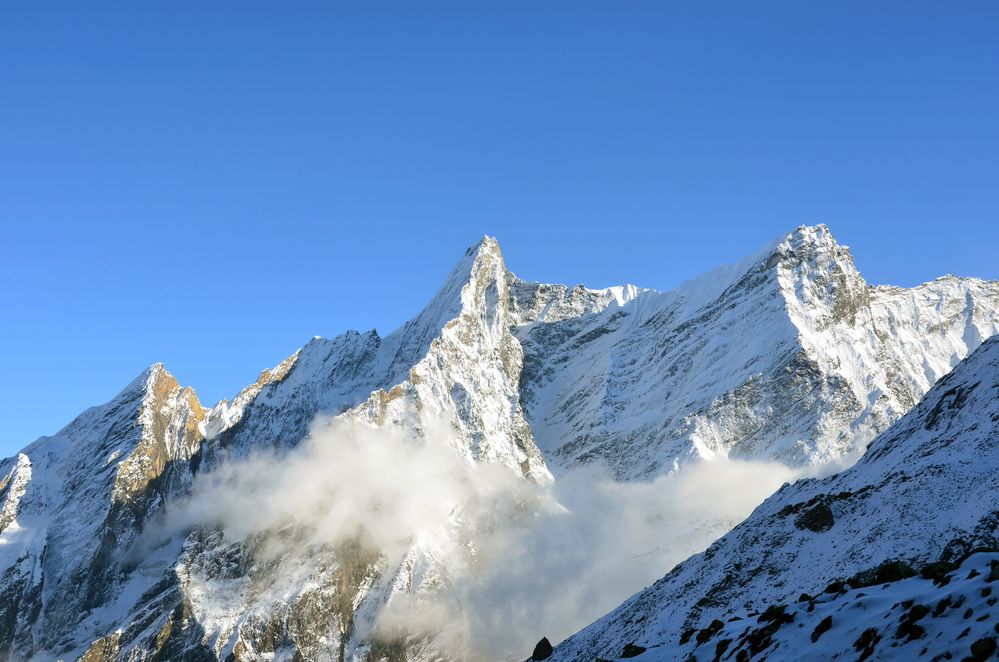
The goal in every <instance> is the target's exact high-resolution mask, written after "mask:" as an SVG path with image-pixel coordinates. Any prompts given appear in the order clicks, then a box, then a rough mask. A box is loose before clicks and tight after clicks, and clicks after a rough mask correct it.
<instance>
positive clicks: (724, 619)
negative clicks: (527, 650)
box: [550, 337, 999, 661]
mask: <svg viewBox="0 0 999 662" xmlns="http://www.w3.org/2000/svg"><path fill="white" fill-rule="evenodd" d="M980 550H990V551H992V552H996V551H999V337H996V338H992V339H989V340H987V341H986V342H985V343H984V344H983V345H982V346H981V347H979V349H978V350H976V351H975V353H974V354H972V355H971V356H970V357H969V358H967V359H966V360H965V361H963V362H962V363H961V364H960V365H958V366H957V368H955V369H954V371H952V372H951V373H950V374H948V375H947V376H946V377H944V378H943V379H941V380H940V381H938V382H937V384H936V385H935V386H934V387H933V388H932V389H931V390H930V392H929V393H928V394H927V395H926V396H925V397H924V398H923V400H922V401H921V402H920V403H919V404H918V405H917V406H916V407H914V408H913V409H912V410H911V411H910V412H909V413H908V414H906V416H905V417H903V418H902V419H901V420H900V421H898V422H897V423H895V424H894V425H892V426H891V427H890V428H889V429H888V430H887V431H886V432H884V433H883V434H882V435H880V436H879V437H877V438H876V439H875V440H874V441H873V442H872V443H871V445H870V446H869V447H868V449H867V452H866V453H865V454H864V456H863V457H862V458H861V459H860V460H859V461H858V462H857V463H856V464H855V465H854V466H853V467H851V468H850V469H848V470H846V471H843V472H841V473H839V474H836V475H833V476H830V477H828V478H823V479H808V480H800V481H797V482H795V483H793V484H786V485H785V486H784V487H783V488H781V489H780V490H779V491H778V492H777V493H776V494H774V495H773V496H771V497H770V498H768V499H766V500H765V501H764V502H763V503H762V504H761V505H760V506H759V507H758V508H757V509H756V510H755V511H754V512H753V514H752V515H751V516H750V517H749V518H747V519H746V520H745V521H744V522H742V523H741V524H740V525H738V526H737V527H736V528H735V529H733V530H732V531H731V532H730V533H728V534H727V535H725V536H724V537H722V538H721V539H719V540H718V541H716V542H715V543H713V544H712V545H711V546H710V547H709V548H708V549H707V550H706V551H704V552H703V553H701V554H698V555H696V556H693V557H691V558H690V559H688V560H687V561H685V562H683V563H681V564H680V565H678V566H677V567H676V568H674V569H673V570H672V571H671V572H670V573H669V574H667V575H666V576H665V577H663V578H662V579H661V580H659V581H658V582H656V583H655V584H654V585H652V586H650V587H648V588H647V589H645V590H643V591H641V592H639V593H638V594H636V595H634V596H633V597H632V598H630V599H629V600H627V601H626V602H625V603H624V604H622V605H621V606H620V607H619V608H618V609H616V610H615V611H613V612H612V613H610V614H608V615H607V616H606V617H604V618H602V619H601V620H599V621H597V622H595V623H593V624H592V625H590V626H589V627H587V628H586V629H584V630H583V631H581V632H580V633H578V634H576V635H574V636H573V637H571V638H569V639H568V640H567V641H565V642H563V643H562V644H561V645H559V646H557V647H556V649H555V652H554V654H553V655H551V657H550V659H551V660H553V661H554V660H581V659H590V656H593V655H597V656H600V657H604V658H607V659H612V658H617V657H634V658H635V659H637V660H674V659H685V658H686V657H687V656H688V655H690V654H693V655H694V658H695V659H748V658H737V657H736V656H738V655H739V651H740V650H743V651H745V653H743V654H744V655H745V654H748V653H752V655H754V656H764V655H766V654H771V653H772V654H773V657H774V659H804V658H809V657H820V658H821V656H822V655H824V654H827V653H828V654H830V655H831V653H832V652H835V651H837V650H840V649H847V648H850V647H851V646H852V645H853V643H854V641H855V640H858V639H859V638H860V636H861V635H863V632H864V631H866V630H868V629H871V628H873V630H874V631H873V632H872V633H869V634H868V635H867V644H870V646H869V647H871V648H872V649H873V648H874V645H875V644H876V643H877V642H875V641H874V639H875V638H877V639H878V640H881V639H884V640H887V641H885V643H883V644H882V645H881V647H880V648H879V649H878V654H877V657H876V659H915V658H916V657H917V656H918V655H920V651H921V650H922V649H923V648H924V647H926V646H930V647H932V649H933V650H934V651H935V652H936V653H938V654H944V653H948V654H950V655H955V656H958V657H957V658H956V659H960V658H962V657H964V656H965V655H968V653H969V646H970V644H972V643H973V642H974V641H976V640H977V639H979V638H981V637H982V636H983V635H989V631H991V636H992V637H993V638H994V639H999V637H996V634H997V633H996V631H995V630H994V626H995V625H996V623H997V622H999V620H997V617H999V610H997V609H996V608H995V600H991V601H988V600H986V599H987V598H988V597H989V595H990V593H991V591H992V590H993V589H999V585H995V586H994V587H991V586H988V584H989V583H991V582H992V581H993V580H995V579H999V561H995V555H994V554H993V555H992V556H988V557H986V558H977V559H975V560H971V559H969V563H968V564H966V566H965V567H963V568H962V569H960V570H957V571H955V566H956V565H957V564H959V563H961V562H962V561H964V560H965V559H968V558H969V555H970V554H972V553H973V552H976V551H980ZM972 558H973V559H974V558H975V557H972ZM993 567H995V570H994V571H993V570H992V569H991V568H993ZM973 568H974V569H976V574H979V573H982V572H983V568H984V569H985V570H984V572H985V577H984V578H983V579H982V580H979V581H978V582H976V583H974V584H973V585H971V586H965V585H964V583H965V582H967V580H969V579H973V578H974V576H975V575H972V576H971V577H968V575H969V574H971V570H972V569H973ZM916 570H920V571H921V573H922V574H923V576H924V577H927V578H936V580H937V581H936V584H937V586H936V588H935V589H934V588H933V587H931V586H928V585H926V583H920V582H918V581H909V582H908V583H903V582H900V581H899V580H902V579H904V578H907V577H909V576H911V575H914V574H916ZM948 575H949V576H951V578H952V579H954V580H955V581H954V584H953V585H952V586H950V588H949V589H947V590H942V586H941V585H946V584H947V583H948V582H950V579H946V577H947V576H948ZM893 582H899V584H898V585H896V586H885V584H891V583H893ZM983 582H984V583H983ZM979 584H981V585H979ZM851 589H856V590H852V591H851ZM889 589H890V590H889ZM983 589H984V592H983ZM955 591H956V593H955ZM952 593H953V595H952ZM951 595H952V602H956V601H958V600H959V599H960V596H962V595H965V596H967V597H966V600H965V601H968V600H970V601H969V602H968V604H967V605H965V607H966V609H961V610H960V611H959V612H958V614H964V615H963V616H960V615H959V616H957V617H956V618H953V617H954V614H953V613H952V612H950V611H948V612H947V613H946V614H945V615H946V616H947V617H948V618H953V620H954V621H955V622H956V623H961V625H960V626H959V627H949V626H943V627H940V626H939V625H938V627H937V629H936V631H934V632H932V635H933V639H932V641H928V640H923V635H922V634H920V632H923V630H922V627H923V626H920V627H921V629H920V630H919V631H916V632H915V634H917V635H919V636H912V637H910V636H909V633H910V632H911V628H909V629H904V630H903V631H902V635H900V636H896V634H897V632H898V631H899V630H898V628H899V626H900V625H901V624H902V623H905V622H909V623H910V625H911V624H914V623H916V621H918V620H920V619H921V618H923V617H924V616H926V613H921V614H919V613H918V612H922V609H918V610H917V613H915V614H913V613H909V612H910V610H911V609H912V607H913V604H915V603H914V602H909V603H908V604H907V605H905V606H904V608H900V604H903V603H905V602H906V601H908V600H913V601H916V602H919V603H920V604H924V603H928V602H929V601H932V603H933V604H930V605H929V606H930V607H931V608H933V609H936V608H937V605H938V604H939V602H940V601H941V600H944V599H946V598H947V597H948V596H951ZM813 596H818V597H813ZM892 597H894V599H893V600H892V599H891V598H892ZM962 602H963V601H962ZM796 603H811V604H809V605H807V608H806V605H799V606H797V607H792V605H795V604H796ZM814 603H817V604H814ZM946 609H950V606H947V605H945V607H942V608H940V613H938V614H935V617H939V616H941V614H943V613H944V611H945V610H946ZM778 611H779V613H778ZM785 612H786V613H785ZM813 612H814V614H815V615H814V616H812V615H811V614H812V613H813ZM905 614H909V616H907V617H906V616H904V615H905ZM914 616H918V617H916V618H913V617H914ZM972 616H974V619H972V618H971V617H972ZM826 617H829V619H830V620H829V623H828V625H829V627H832V626H833V625H837V626H838V627H839V630H837V631H836V632H831V633H830V636H828V637H825V640H824V641H822V643H821V644H819V645H815V646H813V645H812V644H813V641H812V636H813V633H815V632H816V628H818V627H819V623H821V622H822V621H823V620H824V619H825V618H826ZM813 621H814V622H813ZM962 621H964V622H963V623H962ZM761 624H763V625H762V626H761ZM806 624H808V625H809V626H806ZM924 625H926V624H925V623H924ZM966 626H967V627H968V632H963V631H964V629H965V627H966ZM858 628H859V629H858ZM825 629H828V628H825ZM972 630H974V631H975V634H976V636H975V637H974V638H970V639H966V638H967V637H968V635H969V634H970V633H971V631H972ZM778 631H780V633H779V634H778ZM820 638H822V632H821V631H820V632H818V635H817V636H815V641H816V642H817V641H819V639H820ZM724 639H728V640H729V642H728V644H726V645H725V646H721V647H719V642H721V641H722V640H724ZM892 642H894V644H893V643H892ZM912 642H914V643H912ZM867 644H865V645H862V646H860V647H858V648H856V651H855V652H852V653H851V657H854V656H856V655H857V653H858V652H860V651H861V650H862V649H864V648H866V647H868V646H867ZM907 644H911V645H907ZM778 645H779V647H780V648H779V650H780V651H781V652H780V653H778V652H777V648H778ZM626 646H629V649H628V652H629V653H635V654H634V655H624V653H625V647H626ZM899 646H905V647H904V648H901V649H899V650H894V651H893V650H891V648H899ZM837 647H839V648H837ZM639 649H644V652H642V653H641V654H639ZM719 651H720V652H719ZM801 651H804V654H803V655H800V653H801ZM990 654H991V653H990ZM783 655H788V656H790V657H782V656H783ZM823 659H828V658H823ZM941 659H943V658H941ZM982 659H984V658H982Z"/></svg>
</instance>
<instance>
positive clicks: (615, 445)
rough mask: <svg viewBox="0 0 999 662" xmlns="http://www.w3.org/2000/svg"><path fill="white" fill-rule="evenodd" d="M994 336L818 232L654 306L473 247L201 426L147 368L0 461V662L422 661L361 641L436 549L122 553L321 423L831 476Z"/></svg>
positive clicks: (988, 300)
mask: <svg viewBox="0 0 999 662" xmlns="http://www.w3.org/2000/svg"><path fill="white" fill-rule="evenodd" d="M997 330H999V283H995V282H986V281H981V280H977V279H973V278H955V277H949V276H948V277H944V278H941V279H938V280H935V281H933V282H930V283H927V284H925V285H922V286H919V287H916V288H913V289H908V290H906V289H901V288H894V287H880V286H878V287H874V286H870V285H868V284H867V283H866V282H865V281H864V280H863V279H862V278H861V276H860V275H859V274H858V273H857V271H856V269H855V267H854V265H853V261H852V258H851V256H850V253H849V251H848V249H846V248H845V247H843V246H841V245H839V244H838V243H836V241H835V240H834V239H833V238H832V236H831V235H830V233H829V231H828V229H826V228H825V227H824V226H817V227H811V228H809V227H802V228H798V229H796V230H795V231H793V232H791V233H790V234H788V235H787V236H785V237H782V238H780V239H778V240H777V241H774V242H772V243H771V244H769V245H768V246H766V247H765V248H764V249H763V250H761V251H758V252H757V253H755V254H754V255H752V256H751V257H749V258H747V259H746V260H744V261H742V262H740V263H738V264H736V265H732V266H729V267H724V268H721V269H718V270H716V271H713V272H711V273H709V274H707V275H705V276H702V277H701V278H698V279H695V280H693V281H690V282H688V283H684V284H683V285H681V286H680V287H678V288H676V289H674V290H671V291H668V292H656V291H653V290H645V289H639V288H637V287H634V286H624V287H615V288H608V289H604V290H590V289H586V288H584V287H582V286H576V287H572V288H570V287H566V286H563V285H548V284H539V283H532V282H528V281H524V280H522V279H519V278H517V277H516V276H514V275H513V274H512V273H510V272H509V271H508V270H507V269H506V267H505V265H504V262H503V258H502V254H501V252H500V249H499V246H498V244H497V243H496V241H495V240H494V239H491V238H488V237H487V238H485V239H483V240H482V241H480V242H479V243H477V244H476V245H475V246H473V247H471V248H470V249H469V250H468V251H467V252H466V254H465V255H464V256H463V257H462V259H461V260H460V261H459V263H458V264H457V265H456V266H455V268H454V269H453V271H452V273H451V274H450V275H449V277H448V278H447V280H446V281H445V283H444V285H443V286H442V287H441V289H440V291H439V292H438V293H437V294H436V295H435V296H434V298H433V299H432V300H431V302H430V303H429V304H428V305H427V306H426V307H425V308H424V310H423V311H422V312H421V313H420V314H419V315H417V316H416V317H415V318H413V319H412V320H410V321H409V322H407V323H406V324H404V325H403V326H402V327H401V328H400V329H398V330H397V331H395V332H394V333H392V334H390V335H388V336H385V337H384V338H383V337H381V336H379V335H378V334H377V333H375V332H374V331H371V332H368V333H364V334H360V333H357V332H348V333H345V334H343V335H340V336H338V337H336V338H333V339H323V338H314V339H313V340H312V341H311V342H309V343H308V344H307V345H306V346H305V347H303V348H302V349H301V350H299V351H297V352H295V353H294V354H292V355H291V356H290V357H289V358H288V359H286V360H285V361H283V362H282V363H281V364H279V365H278V366H276V367H275V368H273V369H270V370H265V371H264V372H263V373H261V376H260V378H259V379H258V380H257V382H256V383H254V384H252V385H250V386H248V387H247V388H245V389H244V390H243V391H241V392H240V393H239V394H238V395H237V396H236V397H234V398H233V399H232V401H231V402H230V401H223V402H220V403H219V404H217V405H215V406H214V407H211V408H206V407H204V406H202V405H201V404H200V403H199V401H198V399H197V397H196V395H195V393H194V391H193V390H191V389H189V388H181V386H180V385H179V384H178V383H177V382H176V380H175V379H174V378H173V377H172V376H170V375H169V373H168V372H167V371H166V370H165V369H164V368H163V366H161V365H154V366H152V367H150V368H149V369H148V370H146V371H144V372H143V373H142V374H141V375H140V376H139V377H138V378H137V379H136V380H135V381H133V383H132V384H130V385H129V386H128V387H126V388H125V389H124V390H123V391H122V392H121V393H120V394H119V395H118V396H116V397H115V398H114V399H113V400H111V402H109V403H107V404H105V405H101V406H99V407H94V408H92V409H89V410H87V411H85V412H84V413H83V414H81V415H80V416H79V417H78V418H77V419H76V420H74V421H73V422H72V423H70V424H69V425H68V426H66V427H65V428H64V429H63V430H61V431H60V432H58V433H57V434H55V435H53V436H51V437H43V438H41V439H39V440H38V441H36V442H34V443H33V444H31V445H29V446H28V447H26V448H25V449H24V450H23V451H22V452H21V453H19V454H18V455H17V456H16V457H13V458H9V459H7V460H4V461H3V462H0V543H2V544H0V656H7V657H9V658H12V659H22V658H32V657H34V658H36V659H51V658H53V657H57V656H58V657H65V658H75V657H83V658H84V659H87V660H118V659H146V658H148V659H178V658H183V659H204V660H215V659H233V660H246V659H258V658H259V657H260V656H262V655H264V654H269V653H273V654H274V655H275V656H276V657H277V658H278V659H284V658H285V657H287V658H288V659H293V658H294V657H295V656H296V655H297V656H298V658H296V659H332V660H338V659H341V660H342V659H364V658H365V657H367V658H368V659H390V658H393V656H396V657H398V655H401V654H402V653H400V652H399V651H408V655H409V656H410V657H415V658H416V659H424V658H427V659H429V658H431V657H433V656H434V655H441V654H443V653H441V650H442V649H441V645H442V644H441V642H439V641H437V642H434V641H428V640H426V639H425V638H423V639H420V638H417V639H406V638H401V639H398V638H397V639H393V640H391V641H387V640H377V637H375V627H376V625H377V623H378V622H379V619H380V617H381V616H382V614H383V612H384V610H385V609H386V608H387V606H388V605H390V604H392V603H393V601H394V600H395V601H397V600H398V599H399V596H400V595H416V596H419V595H424V594H429V593H434V592H439V591H440V590H441V587H442V586H447V584H448V583H449V581H451V577H452V573H450V572H449V568H448V567H446V564H445V563H443V562H442V560H441V559H440V558H439V557H438V555H437V553H436V551H435V550H436V549H437V545H438V543H439V541H435V540H431V539H424V540H419V541H414V542H413V544H412V546H411V547H410V548H409V549H408V550H407V551H406V552H405V553H404V554H402V555H401V557H399V558H395V557H392V558H388V557H387V556H386V555H385V554H384V553H382V551H381V550H378V549H368V548H365V547H364V546H358V545H352V544H346V543H343V541H339V542H338V544H336V545H331V546H329V548H323V549H320V550H317V551H316V554H315V555H314V558H310V559H309V562H308V563H302V564H298V565H295V566H294V567H289V566H290V565H292V563H291V560H290V559H284V560H283V561H282V559H276V560H275V559H267V562H264V561H263V560H262V559H263V557H262V556H261V554H262V553H263V552H262V548H263V547H265V546H266V542H267V540H266V539H254V540H243V541H232V540H228V539H226V538H225V536H223V535H222V534H221V533H220V532H219V531H218V530H216V529H213V528H212V527H211V526H207V525H206V526H197V527H194V528H193V529H192V530H190V531H185V532H184V533H183V535H179V536H178V537H177V538H175V539H171V540H170V541H167V542H164V543H163V544H161V545H159V546H157V547H155V549H152V550H146V551H143V552H141V553H137V552H136V549H144V548H143V547H142V544H144V543H143V541H144V535H145V534H147V533H148V532H149V531H150V530H152V529H155V528H156V527H157V526H159V524H158V522H159V518H161V517H162V516H163V515H164V512H165V511H168V510H169V507H170V505H171V504H176V503H180V502H183V501H184V499H185V498H186V497H188V496H189V495H190V494H191V491H192V486H193V485H195V484H196V482H197V481H198V479H199V477H201V476H210V475H212V474H213V472H217V471H220V470H224V469H226V468H227V467H233V466H241V465H239V464H238V463H239V462H241V461H244V460H247V459H248V458H254V457H257V456H258V455H259V454H260V453H263V452H277V453H278V455H277V456H275V457H274V458H273V460H272V461H273V462H274V463H275V464H277V465H280V464H281V463H282V462H284V461H285V460H283V459H282V456H281V455H280V453H289V452H292V451H294V450H295V449H297V448H299V447H300V446H301V445H302V444H303V440H308V439H309V438H310V431H311V430H313V429H314V428H312V427H311V426H312V425H314V421H315V420H316V419H317V417H318V416H322V415H325V416H337V417H339V420H342V421H352V422H355V423H357V424H360V425H363V426H367V428H370V429H383V430H394V431H397V432H398V433H399V434H400V435H403V436H406V437H407V438H413V439H421V438H424V437H426V436H427V435H428V431H431V430H434V429H435V426H437V425H439V421H441V420H444V421H445V422H446V423H447V427H448V432H449V434H448V435H447V439H448V443H449V445H450V448H451V450H452V451H453V452H454V454H455V455H456V457H458V458H460V459H461V461H462V462H464V463H465V464H466V465H467V466H469V467H484V466H493V465H498V466H501V467H504V468H505V470H506V471H507V472H508V473H509V474H510V475H512V476H514V477H515V478H516V479H517V480H519V481H524V482H525V484H536V485H546V484H550V483H552V481H556V480H558V479H559V477H561V476H564V475H566V473H567V472H570V471H572V470H574V469H576V468H578V467H581V466H584V465H588V464H594V463H597V464H603V465H605V466H606V467H608V469H609V470H610V471H611V472H612V473H613V475H614V476H615V477H616V478H617V479H620V480H627V481H640V480H646V479H650V478H652V477H654V476H657V475H661V474H663V473H666V472H671V471H677V470H682V468H683V466H684V465H686V464H688V463H691V462H695V461H698V460H703V459H710V458H713V457H717V456H731V457H734V458H751V459H776V460H779V461H781V462H784V463H786V464H789V465H792V466H807V465H811V464H816V463H820V462H823V461H826V460H835V459H840V458H848V457H851V456H852V455H853V454H854V453H856V452H859V451H860V450H861V449H862V448H863V447H864V445H865V444H866V442H867V441H868V440H869V439H871V438H872V437H873V436H874V435H875V434H877V433H879V432H881V431H883V430H885V429H886V428H887V427H888V426H889V425H890V424H891V423H892V422H893V421H895V420H897V419H898V418H899V417H901V416H902V415H903V414H904V413H905V412H906V411H907V410H908V409H909V408H910V407H911V406H912V405H913V404H914V403H915V402H917V401H918V399H919V398H920V397H921V396H922V395H923V394H924V393H925V392H926V391H927V390H928V389H929V388H930V387H931V386H932V385H933V383H934V382H935V381H936V380H938V379H939V378H940V377H942V376H943V375H944V374H946V373H947V372H948V371H949V370H950V369H951V368H952V367H953V366H954V365H955V364H957V363H958V362H959V361H960V360H961V359H962V358H964V357H965V356H967V355H968V354H969V353H970V352H971V351H973V350H974V349H975V348H976V347H977V346H978V345H979V344H980V343H981V342H982V341H983V339H985V338H987V337H989V336H990V335H992V334H994V333H996V331H997ZM273 489H275V490H280V489H281V487H280V486H274V488H273ZM444 528H445V530H446V532H445V533H444V534H442V535H444V536H445V537H447V538H449V539H450V538H454V539H455V540H462V541H465V542H466V543H467V545H466V546H467V547H468V548H469V549H474V548H475V542H476V540H477V538H476V536H477V535H480V532H477V530H475V529H474V528H473V529H469V527H468V524H467V523H462V522H458V521H456V522H451V523H449V524H448V525H447V526H446V527H444ZM275 535H285V534H275ZM297 561H298V559H296V563H297ZM470 563H471V562H470ZM278 580H282V581H278ZM435 647H436V648H435Z"/></svg>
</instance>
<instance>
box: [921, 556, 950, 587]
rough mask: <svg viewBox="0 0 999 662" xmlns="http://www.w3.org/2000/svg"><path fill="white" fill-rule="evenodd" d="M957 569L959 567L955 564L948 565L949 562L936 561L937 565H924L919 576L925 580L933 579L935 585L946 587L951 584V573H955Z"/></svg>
mask: <svg viewBox="0 0 999 662" xmlns="http://www.w3.org/2000/svg"><path fill="white" fill-rule="evenodd" d="M956 569H957V566H956V565H954V564H953V563H948V562H947V561H936V562H935V563H929V564H927V565H924V566H923V567H922V568H921V569H920V570H919V574H920V575H922V576H923V577H924V578H925V579H932V580H933V583H934V584H936V585H938V586H946V585H947V584H948V583H950V573H952V572H954V570H956Z"/></svg>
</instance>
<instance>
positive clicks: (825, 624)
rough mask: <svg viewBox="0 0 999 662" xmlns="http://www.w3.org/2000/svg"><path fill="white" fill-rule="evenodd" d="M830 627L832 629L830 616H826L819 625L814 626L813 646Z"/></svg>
mask: <svg viewBox="0 0 999 662" xmlns="http://www.w3.org/2000/svg"><path fill="white" fill-rule="evenodd" d="M831 627H832V616H826V617H825V618H823V619H822V620H821V621H819V624H818V625H816V626H815V629H814V630H812V643H813V644H814V643H815V642H816V641H818V640H819V637H821V636H822V635H823V634H824V633H825V632H827V631H828V630H829V628H831Z"/></svg>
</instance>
